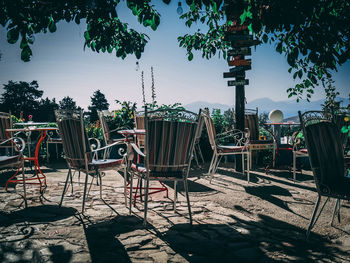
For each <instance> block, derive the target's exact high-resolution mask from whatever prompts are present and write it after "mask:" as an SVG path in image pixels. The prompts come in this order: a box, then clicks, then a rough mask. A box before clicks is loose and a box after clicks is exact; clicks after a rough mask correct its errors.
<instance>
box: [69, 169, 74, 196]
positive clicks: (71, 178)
mask: <svg viewBox="0 0 350 263" xmlns="http://www.w3.org/2000/svg"><path fill="white" fill-rule="evenodd" d="M69 177H70V185H71V186H72V195H73V175H72V171H71V170H69Z"/></svg>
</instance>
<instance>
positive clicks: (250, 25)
mask: <svg viewBox="0 0 350 263" xmlns="http://www.w3.org/2000/svg"><path fill="white" fill-rule="evenodd" d="M248 29H249V31H250V32H253V24H252V23H250V24H249V26H248Z"/></svg>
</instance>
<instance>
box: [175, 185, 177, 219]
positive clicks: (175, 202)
mask: <svg viewBox="0 0 350 263" xmlns="http://www.w3.org/2000/svg"><path fill="white" fill-rule="evenodd" d="M176 185H177V181H174V213H175V212H176V202H177V190H176Z"/></svg>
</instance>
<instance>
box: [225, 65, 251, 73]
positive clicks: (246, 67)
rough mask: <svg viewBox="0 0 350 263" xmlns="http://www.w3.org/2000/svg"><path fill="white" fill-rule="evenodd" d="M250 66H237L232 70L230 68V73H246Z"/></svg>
mask: <svg viewBox="0 0 350 263" xmlns="http://www.w3.org/2000/svg"><path fill="white" fill-rule="evenodd" d="M251 69H252V66H251V65H249V66H238V67H234V68H230V72H237V71H242V70H243V71H247V70H251Z"/></svg>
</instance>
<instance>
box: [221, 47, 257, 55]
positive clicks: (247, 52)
mask: <svg viewBox="0 0 350 263" xmlns="http://www.w3.org/2000/svg"><path fill="white" fill-rule="evenodd" d="M227 54H228V55H229V56H237V55H245V56H250V55H251V54H252V50H251V48H249V47H241V48H233V49H231V50H229V51H228V52H227Z"/></svg>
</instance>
